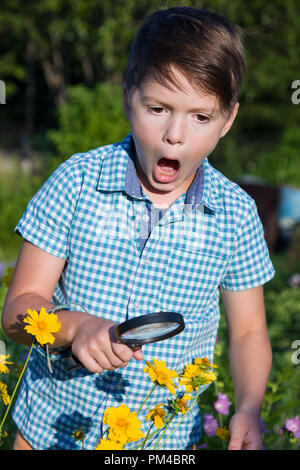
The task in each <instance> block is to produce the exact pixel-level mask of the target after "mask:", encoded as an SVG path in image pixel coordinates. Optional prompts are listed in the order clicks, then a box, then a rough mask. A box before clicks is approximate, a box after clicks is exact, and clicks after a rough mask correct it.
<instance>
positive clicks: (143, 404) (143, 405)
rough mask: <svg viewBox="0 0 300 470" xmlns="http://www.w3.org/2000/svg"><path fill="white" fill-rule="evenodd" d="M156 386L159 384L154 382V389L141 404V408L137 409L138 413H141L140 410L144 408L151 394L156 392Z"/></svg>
mask: <svg viewBox="0 0 300 470" xmlns="http://www.w3.org/2000/svg"><path fill="white" fill-rule="evenodd" d="M156 386H157V384H154V386H153V388H152V390H151V391H150V392H149V393H148V395H147V396H146V398H145V400H144V401H143V403H142V404H141V406H140V407H139V409H138V410H137V412H136V415H138V414H139V412H140V411H141V409H142V408H143V406H144V404H145V403H146V401H147V400H148V398H149V397H150V395H152V393H153V392H154V390H155V388H156Z"/></svg>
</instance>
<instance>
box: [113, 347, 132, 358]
mask: <svg viewBox="0 0 300 470" xmlns="http://www.w3.org/2000/svg"><path fill="white" fill-rule="evenodd" d="M111 349H112V352H113V354H114V355H115V356H117V357H118V359H119V360H120V361H122V362H129V361H130V359H131V358H132V355H133V351H132V350H131V349H130V348H129V347H128V346H126V344H120V343H111Z"/></svg>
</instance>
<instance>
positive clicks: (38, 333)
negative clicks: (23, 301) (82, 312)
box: [23, 307, 61, 345]
mask: <svg viewBox="0 0 300 470" xmlns="http://www.w3.org/2000/svg"><path fill="white" fill-rule="evenodd" d="M27 312H28V315H27V316H26V317H25V318H24V320H23V321H24V323H28V324H29V325H28V326H25V330H26V331H27V333H30V334H31V335H33V336H35V338H36V340H37V342H38V343H40V344H42V345H43V344H46V343H50V344H53V343H54V340H55V337H54V336H53V335H52V333H56V332H57V331H59V330H60V328H61V323H60V322H59V321H58V320H57V315H55V314H54V313H47V312H46V309H45V307H42V308H41V310H40V313H38V312H37V311H36V310H30V308H29V309H28V310H27Z"/></svg>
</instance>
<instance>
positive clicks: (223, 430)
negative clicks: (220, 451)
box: [216, 427, 230, 443]
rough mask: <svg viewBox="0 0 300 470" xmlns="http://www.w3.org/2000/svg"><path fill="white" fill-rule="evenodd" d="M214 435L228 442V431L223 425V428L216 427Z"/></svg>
mask: <svg viewBox="0 0 300 470" xmlns="http://www.w3.org/2000/svg"><path fill="white" fill-rule="evenodd" d="M216 435H217V436H218V437H219V438H220V439H222V440H223V441H225V442H227V443H228V442H229V441H230V431H229V430H228V429H226V428H225V427H224V428H217V429H216Z"/></svg>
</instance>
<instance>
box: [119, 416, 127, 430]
mask: <svg viewBox="0 0 300 470" xmlns="http://www.w3.org/2000/svg"><path fill="white" fill-rule="evenodd" d="M117 425H118V426H119V427H120V428H124V427H125V426H127V421H126V419H124V418H118V420H117Z"/></svg>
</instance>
